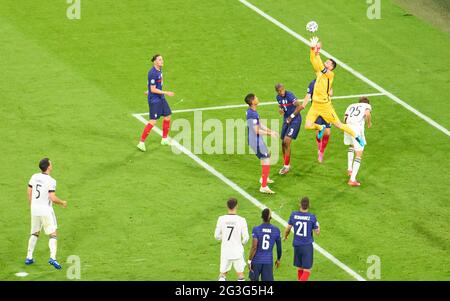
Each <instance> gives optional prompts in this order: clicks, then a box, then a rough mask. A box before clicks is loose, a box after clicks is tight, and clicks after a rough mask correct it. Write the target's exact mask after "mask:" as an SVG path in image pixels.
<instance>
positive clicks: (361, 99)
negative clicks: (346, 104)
mask: <svg viewBox="0 0 450 301" xmlns="http://www.w3.org/2000/svg"><path fill="white" fill-rule="evenodd" d="M359 102H363V103H370V102H369V99H368V98H367V97H366V96H363V97H361V98H360V99H359Z"/></svg>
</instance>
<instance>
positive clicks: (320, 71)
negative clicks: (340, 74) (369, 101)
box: [305, 37, 365, 146]
mask: <svg viewBox="0 0 450 301" xmlns="http://www.w3.org/2000/svg"><path fill="white" fill-rule="evenodd" d="M310 46H311V50H310V60H311V64H312V66H313V68H314V71H315V72H316V83H315V85H314V91H313V98H312V105H311V108H310V109H309V111H308V114H307V115H306V124H305V128H306V129H309V130H318V131H319V133H318V134H317V138H318V139H322V136H323V134H324V132H325V129H326V126H325V125H319V124H317V123H315V122H316V120H317V117H319V116H322V118H323V119H324V120H325V121H326V122H327V123H332V124H333V125H334V126H335V127H337V128H339V129H341V130H343V131H344V132H346V133H347V134H349V135H350V136H352V137H354V138H355V139H356V141H357V142H358V143H359V144H360V145H361V146H364V143H365V142H364V139H363V137H361V136H357V135H356V133H355V131H354V130H352V129H351V128H350V127H349V126H348V125H346V124H343V123H342V122H341V121H340V120H339V117H338V116H337V114H336V112H335V111H334V108H333V105H332V104H331V91H332V87H333V80H334V72H333V70H334V69H335V68H336V62H335V61H334V60H332V59H328V60H327V61H326V62H325V64H323V63H322V59H321V58H320V47H321V44H320V43H319V38H317V37H313V38H311V44H310Z"/></svg>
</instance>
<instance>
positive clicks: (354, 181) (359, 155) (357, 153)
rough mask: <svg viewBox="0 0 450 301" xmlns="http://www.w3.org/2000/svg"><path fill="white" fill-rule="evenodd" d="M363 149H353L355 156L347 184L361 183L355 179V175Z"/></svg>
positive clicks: (355, 184)
mask: <svg viewBox="0 0 450 301" xmlns="http://www.w3.org/2000/svg"><path fill="white" fill-rule="evenodd" d="M363 151H364V150H363V149H355V155H356V158H355V161H354V162H353V169H352V174H351V176H350V180H349V181H348V184H349V185H350V186H360V185H361V183H359V182H358V181H356V175H357V174H358V171H359V167H360V166H361V160H362V154H363Z"/></svg>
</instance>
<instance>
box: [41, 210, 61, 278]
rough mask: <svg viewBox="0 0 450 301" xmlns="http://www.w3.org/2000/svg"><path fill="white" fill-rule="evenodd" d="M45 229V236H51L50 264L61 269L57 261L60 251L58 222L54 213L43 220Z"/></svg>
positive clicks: (49, 245) (49, 243)
mask: <svg viewBox="0 0 450 301" xmlns="http://www.w3.org/2000/svg"><path fill="white" fill-rule="evenodd" d="M42 221H43V225H42V226H43V228H44V232H45V234H47V235H48V236H49V240H48V248H49V249H50V259H49V260H48V263H49V264H50V265H52V266H54V267H55V269H58V270H59V269H61V265H60V264H59V263H58V261H57V260H56V252H57V250H58V240H57V232H56V230H57V229H58V225H57V222H56V216H55V213H54V212H52V213H51V214H50V215H48V216H44V217H43V219H42Z"/></svg>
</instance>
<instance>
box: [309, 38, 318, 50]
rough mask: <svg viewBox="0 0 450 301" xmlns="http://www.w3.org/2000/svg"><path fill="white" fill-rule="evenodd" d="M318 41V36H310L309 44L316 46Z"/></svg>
mask: <svg viewBox="0 0 450 301" xmlns="http://www.w3.org/2000/svg"><path fill="white" fill-rule="evenodd" d="M318 43H319V38H318V37H312V38H311V39H310V40H309V46H311V48H316V47H317V44H318Z"/></svg>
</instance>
